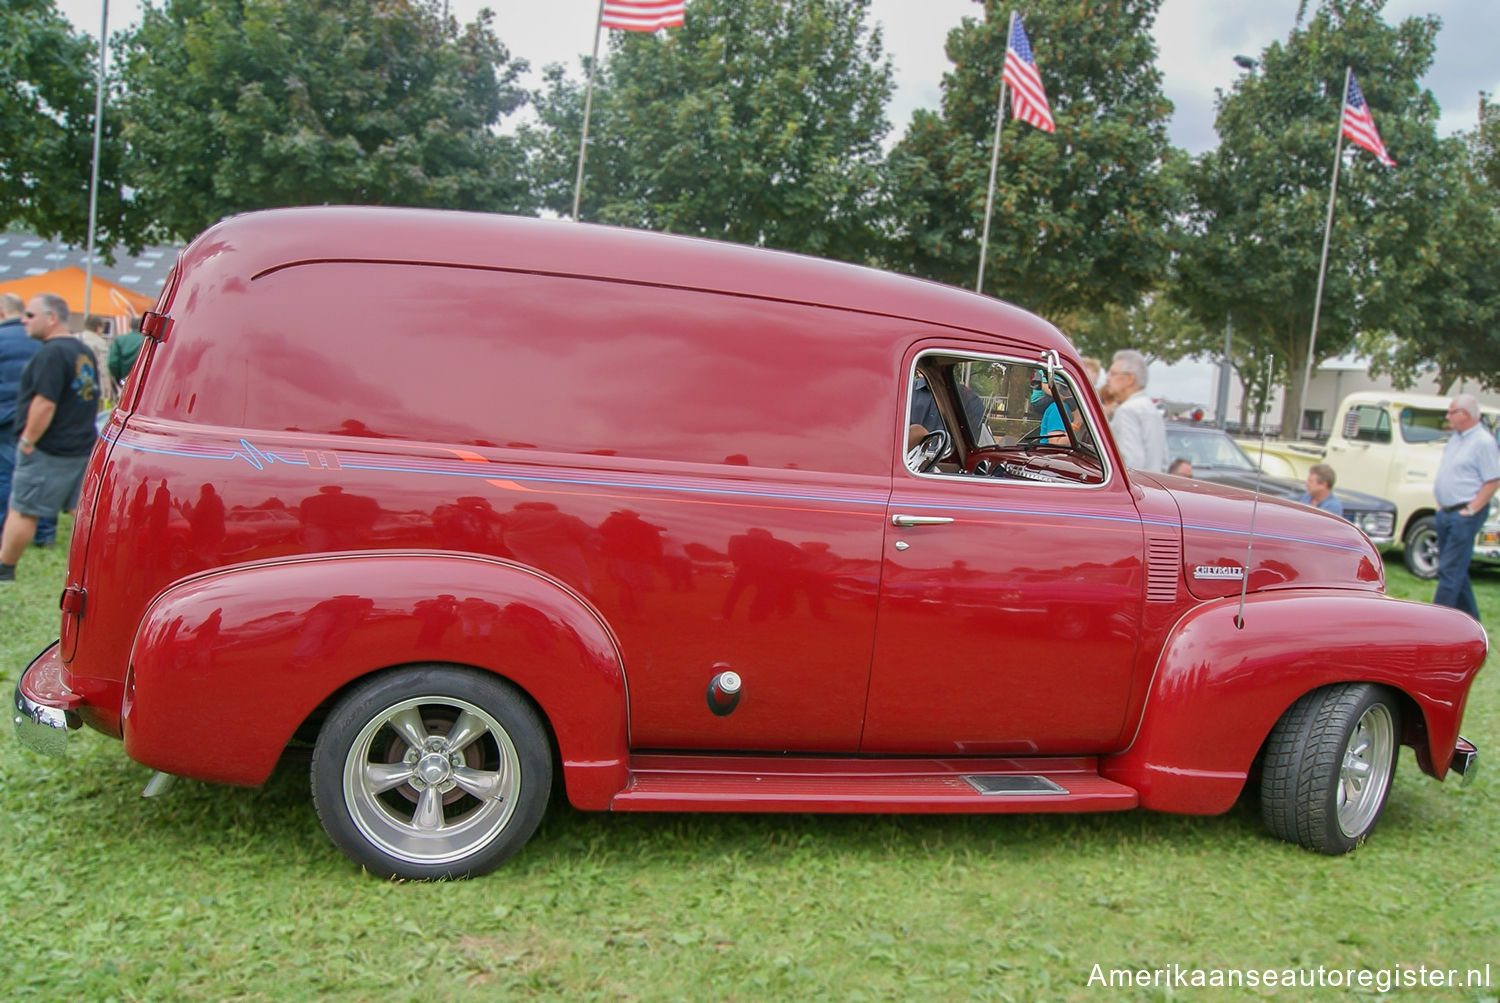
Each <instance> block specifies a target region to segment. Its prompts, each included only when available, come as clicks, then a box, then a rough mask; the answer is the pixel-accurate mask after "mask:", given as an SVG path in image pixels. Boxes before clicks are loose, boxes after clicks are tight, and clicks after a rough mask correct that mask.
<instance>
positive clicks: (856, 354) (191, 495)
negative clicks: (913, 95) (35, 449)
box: [14, 207, 1487, 878]
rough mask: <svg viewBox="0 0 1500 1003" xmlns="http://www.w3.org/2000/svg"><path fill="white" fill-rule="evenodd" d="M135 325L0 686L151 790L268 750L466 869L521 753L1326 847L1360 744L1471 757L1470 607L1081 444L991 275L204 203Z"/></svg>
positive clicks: (393, 864)
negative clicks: (1049, 400)
mask: <svg viewBox="0 0 1500 1003" xmlns="http://www.w3.org/2000/svg"><path fill="white" fill-rule="evenodd" d="M143 330H144V332H145V333H146V335H147V341H146V345H145V347H144V348H143V350H142V354H141V357H140V359H139V360H138V362H137V363H136V369H135V374H134V375H133V377H132V379H131V380H130V385H129V390H128V392H127V393H126V395H125V399H124V400H123V401H122V402H121V404H120V406H119V407H118V408H117V409H116V410H115V411H114V413H113V415H112V416H111V418H110V421H109V424H108V427H107V429H106V430H105V433H104V435H103V437H102V439H101V441H100V443H99V444H98V447H97V448H96V450H95V452H94V454H93V457H92V459H91V461H90V465H89V468H88V473H87V475H86V479H85V484H84V490H83V497H82V501H81V502H80V504H79V508H78V513H77V520H76V523H75V527H74V532H73V537H72V544H71V550H70V552H69V556H68V568H67V577H66V582H65V583H64V589H63V592H62V598H61V606H62V612H61V620H60V638H59V639H58V640H57V641H56V642H54V643H52V644H51V645H49V646H47V647H46V649H45V650H44V651H43V652H42V653H41V654H40V655H39V656H38V657H37V658H36V659H35V661H33V662H32V663H31V665H30V666H29V667H28V668H26V670H25V671H24V673H23V675H22V677H21V679H20V681H19V683H18V685H17V688H16V695H15V708H16V709H15V714H14V717H15V720H16V723H17V728H18V729H19V731H20V733H21V736H22V738H23V739H24V740H25V741H26V742H27V743H28V744H30V745H31V746H33V747H35V748H38V749H43V750H49V751H58V749H59V748H60V747H62V746H64V745H65V744H66V742H67V736H68V733H69V730H70V729H72V728H75V727H78V726H82V725H86V726H88V727H89V728H92V729H94V730H96V731H99V732H103V733H104V734H106V735H110V736H115V737H117V738H119V739H120V740H122V742H123V747H124V752H125V754H126V755H128V756H129V757H131V758H132V759H134V760H136V761H138V762H140V763H142V764H144V765H146V766H147V767H149V768H150V769H151V770H154V771H158V774H159V776H158V777H155V778H153V781H152V785H151V786H152V789H155V788H156V787H158V786H160V781H161V780H162V779H163V778H164V777H167V776H177V777H188V778H194V779H197V780H201V781H213V782H219V783H226V784H242V785H256V784H260V783H262V782H263V781H265V780H266V778H267V776H268V775H269V774H270V773H271V771H272V769H273V768H274V767H275V766H276V765H277V763H278V762H279V761H282V760H283V759H295V758H298V757H301V758H304V759H308V760H310V762H311V768H310V774H311V788H312V800H313V803H314V804H315V806H316V811H317V813H318V815H319V816H320V818H321V820H322V823H323V826H324V828H325V829H326V831H327V833H328V835H329V836H330V837H331V839H332V840H333V842H334V843H335V844H337V845H338V846H339V847H340V848H341V849H342V850H343V851H344V852H345V853H346V854H348V856H349V857H351V858H352V859H353V860H355V861H357V862H358V863H359V864H361V865H363V866H364V867H366V868H368V869H369V870H370V871H371V872H374V873H376V874H381V875H393V876H400V877H405V878H441V877H452V876H459V875H467V874H475V873H479V872H481V871H484V870H486V869H488V868H491V867H494V866H495V865H497V864H498V863H500V862H501V861H503V860H504V859H506V858H507V857H509V856H510V855H511V854H514V853H515V852H516V851H517V850H519V849H520V848H521V847H522V845H523V844H524V843H525V842H526V841H527V839H528V838H529V837H531V835H532V833H533V831H534V830H535V828H536V826H537V823H538V821H539V820H540V819H541V817H542V815H543V812H544V811H545V810H546V808H547V805H548V803H549V800H551V799H552V798H553V797H555V796H556V797H565V798H566V799H567V800H568V801H569V802H571V803H572V804H573V805H574V806H576V807H578V808H580V809H589V810H610V811H735V812H742V811H778V812H812V811H823V812H1078V811H1122V810H1129V809H1137V808H1145V809H1151V810H1156V811H1167V812H1183V813H1189V814H1213V813H1218V812H1223V811H1225V810H1226V809H1228V808H1229V807H1230V806H1231V805H1232V804H1234V802H1235V801H1236V799H1238V798H1240V797H1241V796H1242V795H1244V794H1245V793H1246V791H1247V788H1249V789H1253V790H1255V791H1256V792H1257V796H1258V798H1259V800H1260V804H1261V806H1262V813H1263V816H1264V819H1265V822H1266V824H1267V826H1268V827H1269V829H1270V831H1271V832H1272V833H1274V834H1275V835H1276V836H1279V837H1281V838H1283V839H1286V840H1290V841H1293V842H1296V843H1300V844H1302V845H1304V846H1308V847H1311V848H1313V849H1316V850H1319V851H1322V852H1326V853H1343V852H1346V851H1348V850H1350V849H1352V848H1353V847H1355V846H1356V845H1357V844H1358V843H1360V842H1361V841H1363V840H1364V839H1365V838H1366V836H1367V835H1368V834H1369V833H1370V831H1371V829H1372V828H1373V827H1374V826H1375V824H1376V821H1377V820H1378V819H1379V817H1380V814H1381V808H1382V807H1383V805H1384V804H1385V801H1386V795H1387V793H1388V791H1389V789H1390V786H1391V782H1392V778H1393V775H1394V772H1395V769H1396V753H1397V749H1398V747H1399V746H1401V745H1409V746H1411V747H1412V748H1413V749H1415V751H1416V762H1417V764H1418V766H1419V768H1420V769H1421V770H1422V771H1423V772H1425V773H1427V774H1429V775H1430V776H1432V777H1435V778H1437V779H1442V778H1443V777H1444V776H1446V775H1447V774H1448V773H1449V772H1450V771H1458V772H1463V771H1465V770H1467V769H1468V768H1469V766H1470V764H1471V762H1472V760H1473V757H1474V755H1475V752H1474V749H1473V747H1472V746H1471V745H1470V744H1469V743H1467V742H1465V741H1464V740H1463V739H1461V738H1460V737H1459V725H1460V721H1461V719H1462V716H1463V710H1464V702H1465V699H1466V697H1467V694H1468V691H1469V686H1470V683H1471V681H1472V680H1473V678H1474V675H1475V673H1476V672H1477V671H1478V670H1479V667H1480V665H1481V663H1482V662H1483V661H1484V658H1485V655H1486V651H1487V640H1486V637H1485V634H1484V631H1483V629H1482V628H1481V627H1480V625H1479V624H1478V623H1476V622H1475V621H1474V620H1472V619H1470V618H1468V617H1467V616H1465V615H1463V614H1461V613H1458V612H1456V611H1454V610H1450V609H1440V608H1435V607H1432V606H1428V605H1424V604H1418V603H1410V602H1402V601H1398V600H1396V599H1392V598H1389V597H1387V596H1386V595H1384V594H1383V570H1382V566H1381V562H1380V555H1379V554H1378V553H1377V552H1376V550H1375V548H1374V547H1373V546H1372V545H1371V544H1370V542H1369V540H1368V539H1366V537H1365V536H1364V534H1363V533H1361V532H1360V531H1359V530H1358V529H1356V528H1355V527H1354V526H1352V525H1350V524H1349V523H1348V522H1346V521H1344V520H1342V519H1338V518H1335V517H1333V516H1329V515H1327V514H1326V513H1322V512H1318V511H1314V510H1312V509H1310V508H1306V507H1303V506H1299V505H1295V504H1290V503H1287V502H1284V501H1280V500H1274V499H1270V498H1263V499H1260V500H1259V501H1258V502H1257V501H1256V499H1255V498H1254V497H1252V496H1251V495H1250V494H1249V493H1246V492H1244V491H1240V490H1237V489H1234V488H1230V487H1225V486H1220V485H1214V484H1208V483H1204V482H1195V481H1188V480H1182V479H1178V478H1173V477H1167V476H1165V475H1157V474H1150V473H1144V472H1140V471H1135V470H1127V469H1125V468H1124V466H1123V465H1122V464H1121V462H1120V456H1119V453H1118V452H1117V451H1116V449H1115V446H1114V443H1113V442H1112V441H1111V439H1110V436H1109V430H1108V426H1107V424H1106V423H1105V421H1104V419H1103V415H1102V412H1101V410H1100V407H1099V403H1098V401H1097V400H1095V398H1094V397H1093V395H1092V393H1091V391H1090V390H1089V389H1088V384H1087V381H1086V378H1085V375H1084V371H1083V369H1082V367H1081V365H1080V362H1079V357H1078V355H1077V353H1076V352H1075V351H1074V349H1073V346H1072V345H1071V344H1069V342H1068V340H1067V339H1066V338H1064V337H1063V336H1062V335H1061V334H1060V333H1059V332H1058V331H1057V330H1056V329H1055V328H1053V327H1052V326H1051V325H1050V324H1047V323H1045V322H1043V321H1042V320H1039V319H1038V318H1036V317H1034V316H1032V315H1031V314H1028V313H1026V312H1024V311H1022V310H1019V309H1017V308H1015V307H1012V306H1008V305H1006V304H1004V303H1001V302H999V301H996V300H993V299H989V298H986V297H982V296H978V295H974V294H971V293H967V292H963V291H960V290H957V289H952V288H948V287H945V286H941V285H937V284H933V283H928V282H923V281H918V280H915V279H910V278H904V277H898V276H894V275H888V274H883V273H880V272H876V271H871V270H867V269H863V268H857V267H852V266H848V265H842V264H834V263H830V262H826V261H818V260H814V259H810V258H804V257H798V256H794V255H789V254H781V253H774V252H770V251H765V250H758V249H752V248H746V247H737V246H732V245H727V244H719V243H712V242H706V241H700V240H692V239H685V238H680V237H670V236H663V235H658V234H649V233H641V232H633V231H629V230H622V229H611V228H606V227H596V226H585V225H579V224H576V223H571V222H561V221H542V220H535V219H517V218H506V217H494V216H482V215H470V214H461V213H444V212H434V211H419V210H398V209H375V208H337V207H324V208H307V209H287V210H275V211H269V212H262V213H254V214H250V215H245V216H240V217H236V218H233V219H229V220H227V221H225V222H223V223H221V224H219V225H217V226H215V227H213V228H212V229H210V230H209V231H207V232H206V233H204V234H203V235H202V236H200V237H199V238H198V239H197V240H195V241H194V242H193V243H192V244H191V245H190V246H189V247H188V248H187V249H186V250H185V251H184V252H183V254H182V256H181V259H180V261H179V262H178V264H177V266H176V269H175V271H174V273H173V275H172V278H171V279H170V280H169V282H168V284H167V286H166V288H165V289H164V291H163V293H162V295H161V298H160V301H159V303H158V304H157V307H156V309H155V310H154V311H153V312H152V313H151V314H150V315H148V316H147V317H146V320H145V324H144V325H143ZM1034 375H1036V376H1038V380H1037V382H1038V383H1041V382H1046V383H1047V384H1048V385H1049V386H1050V387H1051V388H1052V397H1053V400H1054V401H1055V402H1056V404H1055V406H1057V407H1059V408H1062V409H1065V410H1066V412H1067V416H1068V418H1069V419H1070V420H1067V421H1063V422H1062V423H1061V424H1062V425H1063V427H1064V433H1063V434H1062V436H1061V437H1058V436H1053V437H1052V438H1051V439H1050V440H1048V441H1043V438H1042V436H1041V434H1040V423H1041V421H1042V419H1041V418H1039V417H1036V416H1034V413H1033V410H1032V409H1031V408H1029V407H1028V395H1029V392H1030V386H1031V383H1032V377H1033V376H1034ZM1073 417H1081V419H1082V420H1081V422H1080V423H1079V424H1078V426H1077V427H1076V428H1075V427H1074V424H1073V422H1072V420H1071V419H1072V418H1073ZM1252 515H1253V523H1254V533H1253V535H1252V533H1251V524H1252ZM44 640H45V639H43V638H39V639H38V641H39V642H42V641H44ZM1420 822H1421V820H1420V819H1404V820H1403V824H1406V825H1417V824H1420Z"/></svg>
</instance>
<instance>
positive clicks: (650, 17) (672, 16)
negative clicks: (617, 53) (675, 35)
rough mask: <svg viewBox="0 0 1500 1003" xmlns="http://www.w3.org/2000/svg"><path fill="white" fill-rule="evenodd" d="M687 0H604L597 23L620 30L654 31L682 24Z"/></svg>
mask: <svg viewBox="0 0 1500 1003" xmlns="http://www.w3.org/2000/svg"><path fill="white" fill-rule="evenodd" d="M686 6H687V0H604V11H603V13H602V14H601V15H600V17H599V23H600V24H602V25H604V27H606V28H618V29H620V30H621V31H655V30H656V29H658V28H675V27H677V26H678V25H680V24H682V11H683V8H684V7H686Z"/></svg>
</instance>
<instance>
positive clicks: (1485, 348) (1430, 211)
mask: <svg viewBox="0 0 1500 1003" xmlns="http://www.w3.org/2000/svg"><path fill="white" fill-rule="evenodd" d="M1487 110H1488V114H1489V116H1490V121H1489V122H1488V123H1487V122H1486V111H1487ZM1493 115H1494V113H1493V109H1492V108H1490V109H1486V107H1485V106H1484V105H1481V113H1480V125H1479V128H1478V129H1476V130H1475V132H1473V133H1471V134H1470V135H1469V136H1467V137H1462V138H1455V139H1451V140H1444V141H1443V142H1442V144H1441V147H1442V150H1443V156H1442V157H1441V159H1439V160H1438V161H1436V162H1435V163H1434V164H1432V165H1431V167H1430V170H1431V171H1432V172H1433V173H1434V175H1435V177H1434V179H1433V186H1434V187H1435V188H1438V190H1439V192H1440V195H1441V197H1440V198H1434V199H1433V201H1432V202H1430V203H1429V204H1427V205H1424V206H1421V207H1419V208H1420V209H1421V210H1422V214H1421V217H1420V220H1421V223H1422V224H1423V225H1422V226H1421V227H1420V228H1414V238H1415V239H1414V240H1413V241H1412V246H1411V248H1410V249H1409V250H1408V252H1407V254H1406V255H1405V256H1404V257H1401V258H1399V259H1397V260H1396V261H1393V262H1392V263H1391V269H1392V271H1393V272H1394V273H1395V280H1394V281H1393V282H1392V283H1390V284H1391V285H1393V286H1395V287H1396V288H1397V289H1399V290H1400V295H1399V296H1396V297H1392V298H1391V302H1390V303H1389V304H1388V305H1387V306H1386V309H1385V310H1384V311H1383V314H1382V326H1381V327H1380V328H1379V329H1378V330H1374V331H1369V332H1367V334H1366V336H1365V338H1364V345H1363V347H1364V349H1365V352H1366V354H1368V355H1370V356H1371V358H1372V360H1373V368H1374V369H1375V370H1376V371H1385V372H1389V373H1390V374H1391V375H1392V377H1393V378H1394V379H1395V380H1396V381H1397V382H1398V383H1408V382H1410V381H1411V380H1412V378H1413V377H1414V376H1415V374H1416V373H1417V372H1418V371H1419V370H1421V369H1424V368H1427V367H1429V366H1435V367H1436V368H1437V374H1438V383H1439V385H1440V387H1441V388H1442V392H1444V393H1446V392H1447V390H1448V388H1449V387H1450V386H1451V385H1452V384H1453V383H1454V382H1456V381H1457V380H1459V379H1460V378H1468V379H1472V380H1475V381H1477V382H1478V383H1480V384H1481V385H1482V386H1484V387H1487V388H1489V389H1496V388H1500V267H1497V266H1496V262H1497V261H1500V199H1497V198H1496V195H1497V194H1500V192H1497V188H1496V185H1495V181H1496V180H1497V178H1496V175H1495V174H1494V173H1492V172H1493V169H1494V166H1495V161H1494V150H1495V147H1494V145H1493V142H1494V139H1495V129H1494V126H1495V123H1494V119H1493ZM1487 125H1488V127H1489V130H1490V131H1489V133H1488V135H1486V126H1487Z"/></svg>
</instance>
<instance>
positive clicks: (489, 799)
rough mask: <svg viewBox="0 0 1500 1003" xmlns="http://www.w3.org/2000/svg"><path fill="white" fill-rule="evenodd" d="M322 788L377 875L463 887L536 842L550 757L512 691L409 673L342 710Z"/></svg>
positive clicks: (337, 831)
mask: <svg viewBox="0 0 1500 1003" xmlns="http://www.w3.org/2000/svg"><path fill="white" fill-rule="evenodd" d="M312 780H313V796H314V800H315V801H316V803H317V806H318V814H319V817H320V818H321V819H322V821H323V825H324V828H325V829H326V830H327V831H328V834H329V836H330V837H331V838H332V839H333V840H334V842H335V843H337V844H338V845H339V847H340V848H341V849H343V850H344V852H345V853H347V854H348V855H349V856H350V857H352V858H354V859H355V860H356V861H358V862H359V863H361V864H363V865H364V866H365V867H366V868H368V869H369V870H371V871H374V872H375V873H378V874H382V875H386V876H392V877H406V878H437V877H458V876H462V875H467V874H475V873H479V872H481V871H485V870H488V869H490V868H491V867H493V866H495V865H496V864H498V863H499V862H500V861H502V860H504V859H505V858H506V857H508V856H510V855H511V854H512V853H514V852H515V851H516V850H517V849H519V848H520V846H521V844H522V843H524V842H525V841H526V839H527V838H528V837H529V836H530V835H531V833H532V831H533V830H534V829H535V828H536V824H537V823H538V822H539V821H540V820H541V815H542V812H543V810H545V807H546V801H547V795H548V791H549V789H550V787H551V756H550V748H549V746H548V744H547V739H546V731H545V729H544V728H543V726H542V724H541V722H540V719H539V718H538V717H537V715H536V712H535V711H534V710H533V709H532V708H531V706H530V704H529V703H527V702H526V700H525V699H524V698H523V697H522V696H521V695H520V694H519V693H518V692H516V691H515V690H514V688H512V687H510V686H509V685H508V684H506V683H505V682H503V681H502V680H499V679H496V678H494V677H493V676H488V675H484V674H481V673H475V672H470V671H467V670H463V669H456V668H450V667H445V666H444V667H430V668H417V669H406V670H402V671H400V672H398V673H394V674H391V675H387V676H381V677H377V678H376V679H375V680H373V681H371V682H370V683H367V684H365V685H363V686H361V687H358V688H356V689H355V690H354V691H353V692H351V693H350V694H349V695H348V696H346V697H345V698H344V700H342V701H341V702H340V703H339V705H338V706H337V707H336V708H335V709H334V711H333V712H332V713H331V714H330V715H329V717H328V720H327V721H326V722H325V724H324V727H323V730H322V732H321V733H320V735H319V738H318V744H317V748H316V750H315V751H314V755H313V771H312Z"/></svg>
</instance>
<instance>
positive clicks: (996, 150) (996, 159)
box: [974, 11, 1016, 293]
mask: <svg viewBox="0 0 1500 1003" xmlns="http://www.w3.org/2000/svg"><path fill="white" fill-rule="evenodd" d="M1015 30H1016V12H1015V11H1011V12H1010V26H1009V27H1008V28H1006V29H1005V52H1006V54H1007V55H1008V54H1009V53H1010V38H1011V34H1012V33H1013V32H1014V31H1015ZM1000 67H1001V71H1000V100H999V101H998V102H997V103H996V105H995V141H994V142H993V143H991V144H990V184H989V187H988V188H986V189H985V190H984V233H983V234H982V235H981V236H980V238H979V274H978V275H976V276H975V277H974V291H975V292H976V293H977V292H979V291H980V287H982V286H983V285H984V259H985V258H986V257H987V256H988V254H989V249H990V214H991V212H992V211H993V210H994V208H995V173H996V171H998V170H999V168H1000V126H1001V124H1002V123H1003V122H1004V121H1005V61H1004V59H1003V58H1002V59H1001V62H1000Z"/></svg>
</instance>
